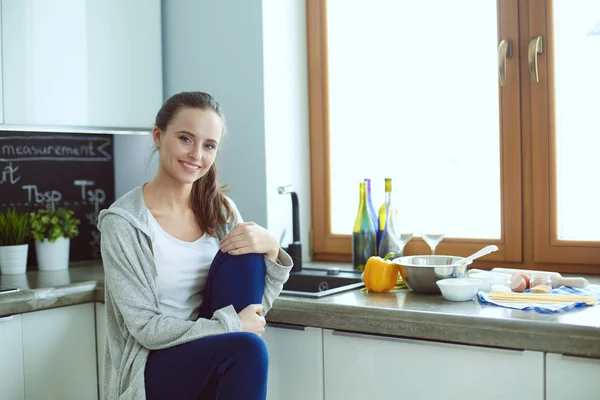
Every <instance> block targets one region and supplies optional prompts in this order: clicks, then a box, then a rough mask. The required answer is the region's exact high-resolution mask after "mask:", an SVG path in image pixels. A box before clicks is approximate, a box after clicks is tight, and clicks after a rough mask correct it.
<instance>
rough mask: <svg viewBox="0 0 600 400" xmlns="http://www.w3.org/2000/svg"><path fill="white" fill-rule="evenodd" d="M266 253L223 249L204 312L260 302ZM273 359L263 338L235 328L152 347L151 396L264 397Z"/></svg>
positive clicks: (156, 398) (213, 269)
mask: <svg viewBox="0 0 600 400" xmlns="http://www.w3.org/2000/svg"><path fill="white" fill-rule="evenodd" d="M265 269H266V267H265V262H264V258H263V256H262V255H259V254H245V255H241V256H231V255H229V254H225V253H222V252H221V251H220V250H219V252H218V253H217V255H216V256H215V258H214V260H213V262H212V265H211V266H210V270H209V272H208V280H207V282H206V290H205V292H204V301H203V303H202V305H201V307H200V318H208V319H210V318H212V315H213V313H214V312H215V311H216V310H218V309H220V308H223V307H226V306H228V305H230V304H232V305H233V306H234V308H235V310H236V311H237V312H238V313H239V312H240V311H241V310H243V309H244V308H245V307H246V306H247V305H249V304H260V303H261V302H262V297H263V293H264V286H265ZM268 365H269V359H268V355H267V348H266V346H265V343H264V342H263V340H262V338H261V337H260V336H258V335H256V334H254V333H249V332H235V333H227V334H223V335H216V336H208V337H205V338H202V339H198V340H194V341H192V342H188V343H184V344H181V345H178V346H174V347H171V348H168V349H164V350H155V351H151V352H150V355H149V357H148V361H147V363H146V370H145V374H144V375H145V381H146V399H147V400H163V399H164V400H167V399H169V400H170V399H179V400H188V399H189V400H196V399H217V400H234V399H235V400H240V399H244V400H246V399H247V400H254V399H256V400H258V399H260V400H264V399H265V398H266V393H267V372H268Z"/></svg>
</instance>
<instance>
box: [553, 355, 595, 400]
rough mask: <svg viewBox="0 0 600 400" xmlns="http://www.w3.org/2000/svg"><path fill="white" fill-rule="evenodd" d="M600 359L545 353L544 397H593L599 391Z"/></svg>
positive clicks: (576, 399) (558, 398) (556, 398)
mask: <svg viewBox="0 0 600 400" xmlns="http://www.w3.org/2000/svg"><path fill="white" fill-rule="evenodd" d="M599 378H600V359H594V358H584V357H570V356H564V355H562V354H553V353H546V399H547V400H563V399H573V400H580V399H581V400H585V399H594V398H597V397H598V396H599V393H600V380H599Z"/></svg>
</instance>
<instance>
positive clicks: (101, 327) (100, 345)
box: [96, 303, 106, 400]
mask: <svg viewBox="0 0 600 400" xmlns="http://www.w3.org/2000/svg"><path fill="white" fill-rule="evenodd" d="M104 349H106V307H105V306H104V303H96V354H97V355H98V389H99V390H98V393H99V394H100V400H104Z"/></svg>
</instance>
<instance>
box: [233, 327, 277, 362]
mask: <svg viewBox="0 0 600 400" xmlns="http://www.w3.org/2000/svg"><path fill="white" fill-rule="evenodd" d="M228 335H230V340H231V341H232V342H233V343H231V345H232V347H234V348H235V353H236V354H239V355H240V356H242V357H247V358H248V359H250V360H252V361H253V362H255V363H257V365H259V366H264V367H266V366H267V365H268V363H269V354H268V351H267V345H266V344H265V341H264V340H263V339H262V338H261V337H260V336H258V335H257V334H255V333H250V332H235V333H229V334H228Z"/></svg>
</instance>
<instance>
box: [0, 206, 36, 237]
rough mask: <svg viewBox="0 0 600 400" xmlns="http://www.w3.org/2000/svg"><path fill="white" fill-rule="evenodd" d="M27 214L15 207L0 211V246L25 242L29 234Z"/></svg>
mask: <svg viewBox="0 0 600 400" xmlns="http://www.w3.org/2000/svg"><path fill="white" fill-rule="evenodd" d="M29 232H30V224H29V214H28V213H26V212H25V213H22V212H18V211H17V210H16V209H15V208H12V209H7V210H6V212H5V213H1V212H0V246H17V245H21V244H24V243H25V239H27V237H28V236H29Z"/></svg>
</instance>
